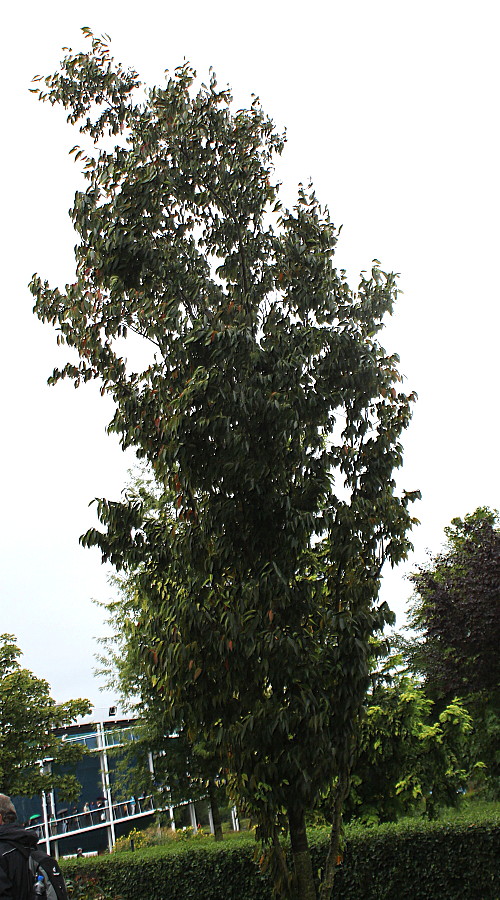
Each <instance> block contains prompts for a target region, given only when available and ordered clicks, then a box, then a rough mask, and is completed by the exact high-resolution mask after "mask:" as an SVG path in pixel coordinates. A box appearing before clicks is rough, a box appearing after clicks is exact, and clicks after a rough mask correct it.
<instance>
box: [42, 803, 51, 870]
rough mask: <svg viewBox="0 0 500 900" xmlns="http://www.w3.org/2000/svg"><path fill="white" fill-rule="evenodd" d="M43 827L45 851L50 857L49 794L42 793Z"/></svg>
mask: <svg viewBox="0 0 500 900" xmlns="http://www.w3.org/2000/svg"><path fill="white" fill-rule="evenodd" d="M42 811H43V827H44V829H45V849H46V851H47V853H48V854H49V856H50V835H49V817H48V814H47V794H46V793H45V791H42Z"/></svg>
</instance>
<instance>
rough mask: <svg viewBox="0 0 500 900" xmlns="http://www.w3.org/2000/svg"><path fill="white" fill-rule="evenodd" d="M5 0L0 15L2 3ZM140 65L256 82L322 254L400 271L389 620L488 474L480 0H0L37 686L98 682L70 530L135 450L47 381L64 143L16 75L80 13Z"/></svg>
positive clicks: (55, 44)
mask: <svg viewBox="0 0 500 900" xmlns="http://www.w3.org/2000/svg"><path fill="white" fill-rule="evenodd" d="M5 16H6V19H5ZM84 25H85V26H89V27H91V28H92V29H93V30H94V31H95V32H96V33H102V32H107V33H109V34H110V35H111V37H112V41H113V43H112V47H113V53H114V55H115V57H116V58H117V59H119V60H120V61H121V62H122V63H124V64H125V65H130V66H133V67H135V68H136V69H137V70H138V72H139V73H140V75H141V76H142V78H143V80H144V81H145V82H146V83H149V84H153V83H158V82H160V81H161V80H162V77H163V71H164V69H165V68H174V67H175V66H176V65H179V64H180V63H181V62H182V61H183V59H184V58H186V59H188V60H189V61H190V62H191V63H192V64H193V65H194V66H195V67H196V68H197V70H198V73H199V74H200V75H201V76H202V77H203V78H205V77H206V76H207V73H208V68H209V66H213V67H214V69H215V70H216V72H217V75H218V78H219V82H220V83H227V82H229V83H230V84H231V85H232V87H233V89H234V93H235V98H236V101H237V103H238V105H243V104H247V103H248V102H249V101H250V94H251V92H252V91H253V92H254V93H256V94H258V95H259V96H260V98H261V100H262V102H263V105H264V108H265V110H266V111H267V112H268V113H269V114H270V115H271V116H272V117H273V118H274V119H275V121H276V122H277V124H278V125H279V127H284V126H286V128H287V131H288V143H287V146H286V148H285V152H284V156H283V161H282V164H281V166H280V169H279V176H280V178H281V180H282V181H283V182H284V183H285V188H286V195H287V197H288V198H290V199H292V198H293V196H294V191H295V186H296V184H297V182H298V181H299V180H307V179H308V178H309V177H311V178H312V179H313V181H314V184H315V187H316V191H317V194H318V196H319V198H320V200H321V202H323V203H327V204H328V205H329V207H330V210H331V212H332V215H333V218H334V220H335V222H336V223H337V224H341V223H343V226H344V227H343V232H342V236H341V240H340V243H339V247H338V254H337V260H338V265H339V267H344V268H346V269H347V270H348V272H349V273H350V274H351V275H353V278H354V279H355V278H356V276H357V274H358V273H359V271H360V270H361V269H363V268H365V267H369V266H370V262H371V260H372V258H374V257H376V258H378V259H379V260H381V262H382V266H383V268H386V269H389V270H395V271H398V272H400V273H401V279H400V287H401V288H402V290H403V291H404V293H403V295H402V296H401V297H400V301H399V305H398V307H397V309H396V311H395V315H394V318H393V320H392V321H391V323H390V325H389V327H388V328H387V330H386V332H385V335H384V338H385V341H384V342H385V346H386V349H388V350H390V351H392V352H394V351H395V352H398V353H399V354H400V357H401V370H402V372H403V373H404V374H405V376H406V379H407V381H406V385H407V387H408V389H409V390H412V389H414V390H416V391H417V392H418V394H419V401H418V404H417V407H416V411H415V415H414V419H413V423H412V426H411V428H410V430H409V432H408V433H407V435H406V438H405V447H406V456H405V465H404V470H403V471H402V473H401V476H400V483H401V486H402V487H405V488H407V489H414V488H420V489H421V491H422V494H423V499H422V501H421V502H420V503H418V504H416V506H415V514H416V515H417V516H418V517H419V518H420V520H421V525H420V526H419V528H418V529H417V530H416V531H415V533H414V543H415V554H414V556H413V558H412V560H411V561H410V563H409V564H408V566H406V567H400V569H399V570H398V571H397V572H395V573H389V574H388V575H387V576H386V577H385V578H384V586H383V596H384V597H385V598H386V599H387V600H388V601H389V603H390V605H391V606H392V608H393V609H394V610H395V611H396V612H397V613H398V625H402V624H403V621H404V609H405V606H406V602H407V600H408V596H409V593H410V591H409V585H408V584H407V583H406V582H405V580H404V573H405V571H408V570H411V567H412V565H415V563H416V562H418V561H424V560H425V555H426V548H430V549H431V550H432V551H437V550H438V549H439V546H440V544H441V543H442V535H443V527H444V526H445V525H446V524H447V523H449V521H450V519H451V518H452V517H453V516H456V515H464V514H465V513H467V512H471V511H473V510H474V509H475V508H476V507H477V506H478V505H483V504H485V505H489V506H493V507H500V489H499V479H498V406H499V404H498V361H499V354H498V350H497V345H498V337H499V325H500V321H499V320H500V314H499V286H498V280H497V275H496V274H495V272H496V269H497V257H498V246H499V239H500V233H499V213H498V210H499V209H500V191H499V158H500V154H499V130H498V93H499V90H498V89H499V62H498V60H499V54H498V46H497V42H498V34H499V26H500V7H499V6H498V3H497V2H495V0H491V2H487V0H476V2H475V3H474V4H472V3H470V2H460V0H453V2H451V0H432V2H429V0H420V2H418V3H411V2H408V0H407V2H402V0H377V2H373V0H351V2H349V3H346V2H345V0H342V2H340V0H329V2H317V0H309V2H308V3H292V2H283V0H274V2H273V0H266V2H263V0H254V2H253V3H251V4H250V3H249V4H238V3H235V2H234V0H233V2H227V0H223V2H221V0H212V2H211V3H208V2H201V0H191V2H190V3H184V4H181V3H176V4H174V3H169V2H152V0H142V2H141V3H133V4H132V3H130V2H126V0H120V2H117V0H108V2H106V0H101V2H95V0H88V2H86V3H85V4H84V5H83V4H82V5H81V8H79V6H78V5H74V4H68V3H67V2H50V0H48V2H46V3H44V4H41V3H34V2H33V0H28V3H27V4H26V3H25V4H9V7H8V11H7V13H5V12H4V20H3V35H2V58H1V65H2V70H3V71H2V80H1V84H2V122H3V129H2V132H3V136H2V141H1V146H0V151H1V154H2V169H1V171H2V175H3V185H2V188H3V191H2V193H3V197H2V207H3V216H2V242H1V246H2V305H3V308H2V316H1V334H0V340H1V348H0V365H1V367H2V371H1V381H0V384H1V387H2V393H3V398H2V441H1V444H0V447H1V450H0V452H1V462H2V467H1V471H2V478H3V485H2V487H3V490H2V516H1V528H2V534H1V545H0V546H1V552H2V557H3V558H2V563H1V567H0V632H11V633H14V634H15V635H16V636H17V638H18V641H19V644H20V646H21V648H22V650H23V651H24V664H25V665H26V666H28V667H29V668H31V669H32V670H33V671H34V672H35V673H36V674H37V675H39V676H43V677H45V678H47V679H48V681H49V682H50V684H51V685H52V688H53V694H54V696H55V698H56V699H58V700H64V699H69V698H70V697H76V696H87V697H89V698H90V699H91V700H93V701H94V702H95V703H96V705H97V706H99V707H102V706H104V705H107V704H108V703H109V702H111V699H112V698H111V696H110V695H109V694H104V695H102V694H100V692H99V683H98V681H97V680H96V679H95V678H93V676H92V670H93V668H94V665H95V661H94V658H93V654H94V653H95V651H96V644H95V640H94V638H95V636H97V635H99V634H102V633H103V630H104V629H103V624H102V616H101V613H100V611H99V610H98V609H97V608H96V607H95V606H93V604H92V603H91V598H92V597H95V598H98V599H101V600H105V599H106V598H108V597H110V596H111V589H110V588H109V586H108V585H107V581H106V572H105V570H104V569H103V568H102V567H101V565H100V561H99V555H98V553H97V551H89V550H83V549H81V548H80V547H79V545H78V538H79V535H80V534H82V532H84V531H85V530H86V529H87V528H88V527H89V526H90V524H92V523H93V513H92V510H91V509H90V510H89V508H88V503H89V501H90V500H91V499H92V498H93V497H95V496H106V497H108V498H116V497H118V496H119V492H120V490H121V488H122V487H123V485H124V482H125V479H126V470H127V468H128V467H129V466H130V465H132V464H133V458H132V457H128V458H127V457H125V456H124V454H122V452H121V451H120V449H119V447H118V444H117V442H116V440H115V438H110V437H107V436H106V435H105V426H106V423H107V422H108V421H109V418H110V417H111V409H110V407H109V406H108V405H107V404H106V402H105V401H103V400H102V399H101V398H100V397H99V395H98V392H97V390H94V389H93V388H89V387H86V388H85V387H84V388H81V389H80V390H78V391H75V390H74V389H73V388H72V387H71V386H70V385H69V384H63V385H59V386H57V387H55V388H49V387H47V386H46V378H47V376H48V375H49V374H50V372H51V370H52V368H53V367H54V365H55V364H56V363H57V362H58V361H59V360H60V357H59V356H58V354H57V352H56V346H55V332H53V330H52V329H51V328H50V327H49V326H45V327H44V326H42V325H41V324H40V323H39V322H38V320H36V319H35V318H34V316H33V315H32V312H31V308H32V297H31V295H30V293H29V292H28V289H27V284H28V282H29V280H30V277H31V275H32V273H33V272H35V271H36V272H38V273H39V274H40V275H41V276H42V277H46V278H48V279H49V281H50V282H51V283H52V284H61V285H62V284H64V283H65V281H66V280H72V274H73V245H74V243H75V237H74V234H73V232H72V228H71V223H70V221H69V218H68V216H67V210H68V209H69V207H70V206H71V204H72V199H73V194H74V190H75V187H76V185H77V183H78V179H79V175H78V167H77V166H75V165H74V163H73V162H72V161H71V159H70V158H69V157H68V150H69V149H70V148H71V147H72V146H73V145H74V144H75V143H77V138H76V135H75V134H74V133H73V130H72V129H71V128H70V126H67V125H66V124H65V123H64V116H63V115H62V114H61V112H60V111H59V110H57V109H52V108H50V107H48V106H46V105H42V104H39V103H37V101H36V99H35V98H34V95H32V94H30V93H29V90H28V89H29V87H30V80H31V78H32V76H33V75H35V74H44V75H45V74H48V73H50V72H53V71H54V70H55V69H56V68H57V65H58V62H59V60H60V59H61V57H62V55H63V54H62V52H61V47H62V46H68V45H69V46H71V47H73V49H81V48H82V47H84V46H85V45H86V42H85V41H84V40H83V38H82V36H81V35H80V31H79V29H80V27H81V26H84Z"/></svg>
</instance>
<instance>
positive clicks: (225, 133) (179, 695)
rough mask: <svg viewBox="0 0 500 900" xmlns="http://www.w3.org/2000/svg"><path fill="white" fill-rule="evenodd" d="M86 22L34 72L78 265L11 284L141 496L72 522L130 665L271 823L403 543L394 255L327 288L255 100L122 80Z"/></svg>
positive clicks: (320, 754)
mask: <svg viewBox="0 0 500 900" xmlns="http://www.w3.org/2000/svg"><path fill="white" fill-rule="evenodd" d="M89 38H90V39H91V41H92V49H91V51H90V52H89V53H88V54H83V53H77V54H73V53H72V51H68V53H67V55H66V57H65V59H64V60H63V62H62V64H61V68H60V71H58V72H56V74H55V75H52V76H49V77H48V78H45V80H44V82H43V84H42V87H41V88H39V89H37V90H39V95H40V98H41V99H43V100H49V101H50V102H51V103H61V104H62V105H63V106H64V107H65V108H66V109H67V110H68V111H69V115H68V119H69V121H70V122H72V123H79V126H80V131H81V132H82V133H83V135H84V136H90V137H91V138H92V139H93V140H94V142H95V145H96V149H90V150H88V151H86V152H84V151H83V150H80V149H78V148H74V149H75V156H76V157H77V158H80V159H81V161H82V163H83V174H84V176H85V178H86V179H87V182H88V186H87V187H86V189H85V190H83V191H80V192H78V193H77V194H76V198H75V203H74V206H73V209H72V211H71V217H72V220H73V222H74V225H75V228H76V230H77V233H78V236H79V241H78V245H77V247H76V264H77V272H76V281H75V282H74V283H73V284H70V285H66V288H65V290H64V291H61V290H60V289H58V288H55V289H53V288H51V287H50V286H49V285H48V284H47V283H46V282H45V283H44V282H42V281H41V280H40V278H38V277H36V276H35V277H34V278H33V281H32V285H31V287H32V291H33V293H34V295H35V297H36V304H35V311H36V313H37V315H38V316H39V317H40V318H41V319H42V320H44V321H49V322H51V323H52V324H53V325H54V326H55V327H56V328H57V329H58V339H59V341H60V342H62V343H66V344H68V345H69V347H70V348H74V349H75V350H76V351H77V354H78V359H77V361H76V362H74V361H73V362H68V363H67V364H66V365H65V366H64V367H63V368H62V369H59V370H56V371H55V372H54V374H53V376H52V381H57V380H58V379H59V378H61V377H70V378H72V379H73V380H74V383H75V386H78V384H80V383H81V382H85V381H89V380H91V379H94V378H99V379H100V380H101V382H102V390H103V392H104V391H107V392H109V393H110V394H111V396H112V397H113V399H114V402H115V406H116V410H115V414H114V417H113V420H112V422H111V424H110V430H112V431H114V432H116V433H118V434H119V436H120V439H121V442H122V444H123V446H124V447H134V448H135V449H136V452H137V455H138V456H139V457H142V458H144V459H145V460H147V461H148V462H149V463H150V464H151V466H152V467H153V469H154V473H155V478H156V480H157V483H158V484H159V486H160V491H161V492H162V499H161V502H159V503H158V504H157V505H155V506H154V508H151V505H149V504H148V503H145V502H143V500H141V498H140V497H137V496H129V497H127V496H126V497H125V498H124V500H123V501H122V502H120V503H112V502H109V501H106V500H101V501H99V503H98V513H99V517H100V520H101V522H102V524H103V526H104V530H103V531H101V532H100V531H97V530H92V531H90V532H89V533H88V534H87V535H86V536H85V538H84V542H85V543H86V544H97V545H99V546H100V548H101V550H102V554H103V558H104V559H108V560H110V561H111V562H112V563H113V564H114V565H115V566H117V567H118V568H120V567H125V568H126V569H128V571H131V572H134V573H135V574H136V576H137V591H138V597H139V605H140V607H141V609H142V613H141V614H140V615H139V618H138V620H136V621H135V622H133V623H132V624H131V627H132V628H135V627H136V628H137V629H138V630H137V632H136V634H137V636H138V640H139V642H140V646H141V648H142V649H141V653H142V657H143V659H144V660H145V663H146V664H147V666H148V671H149V673H150V676H151V679H152V683H153V685H155V686H156V689H157V690H158V691H159V692H161V693H162V695H163V697H164V701H165V705H166V708H167V709H171V710H172V711H173V712H175V715H177V716H178V717H180V719H181V720H182V722H183V723H185V724H186V725H187V726H188V727H190V728H191V729H192V731H193V732H195V733H197V734H200V732H201V733H203V734H205V735H206V736H208V737H210V739H211V740H213V741H215V743H216V744H217V745H220V747H221V749H222V750H223V751H224V758H225V759H226V761H227V762H226V764H227V765H228V768H229V769H230V774H231V775H232V777H233V778H234V779H235V782H236V783H237V784H238V789H239V791H240V796H241V795H245V794H246V799H247V801H248V803H249V804H250V805H253V807H254V810H255V809H257V811H258V812H259V811H260V813H262V815H264V814H265V815H267V816H268V819H267V821H269V820H270V819H269V816H270V817H271V818H272V817H273V816H275V815H276V814H277V812H278V811H279V810H280V809H281V808H283V807H285V808H287V809H289V808H290V807H291V806H293V805H294V804H301V803H302V804H304V803H305V804H311V803H312V802H314V798H315V796H316V795H317V793H318V791H319V790H320V789H321V786H322V785H323V784H324V783H325V781H328V779H330V778H331V777H332V766H335V765H337V764H338V762H339V760H340V759H341V758H342V754H343V753H344V754H347V753H348V746H349V740H348V738H349V736H350V734H351V733H352V729H353V727H354V726H353V723H354V720H355V718H356V715H357V712H358V710H359V706H360V703H361V699H362V696H363V691H364V689H365V686H366V676H367V666H368V662H367V660H368V656H369V651H368V639H369V637H370V635H371V634H372V633H373V631H374V630H376V629H378V628H381V627H382V626H383V624H384V622H385V621H386V620H387V619H388V618H389V615H390V614H389V611H388V610H387V607H386V606H385V605H382V606H381V607H378V606H377V604H376V599H377V593H378V587H379V577H380V572H381V567H382V565H383V563H384V561H385V560H389V561H390V562H391V563H392V564H394V563H397V562H398V561H399V560H400V559H401V558H402V557H404V556H405V554H406V552H407V549H408V547H409V542H408V538H407V532H408V529H409V527H410V526H411V523H412V521H413V520H412V519H411V517H410V514H409V511H408V504H409V501H410V500H411V499H413V498H414V497H415V493H413V494H407V493H403V495H402V496H398V495H397V493H396V490H395V482H394V470H395V469H396V468H397V467H398V466H399V465H400V464H401V461H402V448H401V444H400V436H401V432H402V431H403V429H404V428H406V426H407V425H408V422H409V417H410V405H411V401H412V399H413V395H410V396H407V395H406V394H405V393H403V392H402V391H401V390H400V387H399V382H400V381H401V378H400V376H399V374H398V371H397V364H398V359H397V357H396V356H391V355H387V354H386V353H385V351H384V349H383V347H382V346H381V345H380V343H379V342H378V339H377V334H378V332H379V330H380V328H381V326H382V319H383V317H384V315H385V314H386V313H390V312H391V311H392V306H393V302H394V300H395V297H396V277H395V276H394V275H393V274H387V273H385V272H383V271H382V270H381V268H380V266H379V264H378V263H377V262H374V264H373V268H372V269H371V271H370V272H369V273H368V274H366V273H365V274H362V275H361V280H360V282H359V285H358V287H357V289H356V290H354V291H353V290H351V289H350V287H349V285H348V284H347V281H346V277H345V272H344V271H342V270H340V271H339V270H337V269H336V268H335V266H334V264H333V257H334V252H335V247H336V244H337V239H338V233H339V230H338V229H337V228H336V227H335V226H334V224H333V223H332V221H331V219H330V216H329V213H328V210H327V209H325V208H323V207H321V206H320V204H319V202H318V200H317V198H316V196H315V194H314V191H313V190H312V188H311V187H309V188H307V189H306V188H304V187H302V186H301V187H300V188H299V193H298V200H297V203H296V205H295V206H294V208H293V209H283V208H282V207H281V205H280V202H279V199H278V185H276V184H275V183H274V182H273V157H274V156H275V155H276V154H279V153H281V151H282V148H283V137H282V136H281V135H279V134H277V133H276V131H275V130H274V127H273V124H272V122H271V121H270V119H269V118H268V117H267V116H266V115H265V114H264V112H263V110H262V108H261V106H260V103H259V101H258V99H254V101H253V103H252V105H251V107H250V108H249V109H241V110H237V111H234V110H233V106H232V99H231V94H230V92H229V91H228V90H226V89H224V90H220V89H219V88H218V86H217V82H216V79H215V77H214V76H213V75H212V76H211V78H210V82H209V84H208V85H204V86H201V87H200V88H199V89H198V90H196V89H195V73H194V72H193V70H192V69H191V68H190V67H189V66H188V65H184V66H182V67H181V68H179V69H177V70H176V71H175V72H174V73H173V74H172V75H167V78H166V82H165V84H164V86H163V87H157V88H154V89H153V90H151V91H149V93H147V95H146V98H145V100H142V99H140V97H138V85H139V82H138V79H137V76H136V74H135V73H134V72H130V71H129V72H127V71H124V70H123V69H122V68H121V67H120V66H117V65H116V64H115V63H114V62H113V60H112V59H111V57H110V54H109V48H108V45H107V42H106V41H105V40H104V39H98V38H95V37H93V36H92V35H90V34H89ZM113 136H114V139H113ZM131 333H132V337H133V338H134V340H132V342H131V341H130V338H131ZM138 337H140V338H142V339H143V340H142V344H143V345H144V347H142V346H139V341H138ZM125 338H127V339H128V346H130V345H131V349H132V352H133V353H135V355H136V356H137V358H138V359H140V360H141V363H140V365H137V366H135V367H134V366H133V365H132V364H131V363H130V362H127V360H126V359H125V357H124V355H123V354H124V346H125V344H124V339H125Z"/></svg>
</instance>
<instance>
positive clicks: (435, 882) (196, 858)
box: [64, 817, 500, 900]
mask: <svg viewBox="0 0 500 900" xmlns="http://www.w3.org/2000/svg"><path fill="white" fill-rule="evenodd" d="M499 837H500V820H499V819H498V818H497V820H496V821H490V822H487V821H484V822H481V823H479V824H478V823H474V824H471V823H470V822H467V821H463V820H461V819H460V818H458V817H457V819H456V820H450V821H449V822H432V823H429V822H424V821H421V820H419V821H412V822H407V823H403V824H402V823H399V824H398V825H384V826H379V827H373V828H361V827H359V826H358V827H351V828H349V829H348V831H347V844H346V848H345V857H344V863H343V865H342V866H341V867H340V869H339V871H338V875H337V878H338V880H336V890H335V900H499V898H500V871H499V869H500V865H499V858H500V854H499V852H498V851H499V849H500V848H499V843H500V842H499ZM310 843H311V852H312V856H313V864H314V868H315V871H317V872H319V870H320V869H321V867H322V866H323V864H324V860H325V854H326V847H327V843H328V834H327V831H326V830H321V831H320V830H318V831H315V832H312V834H311V841H310ZM254 849H255V845H254V842H253V839H252V838H251V837H250V836H249V837H248V838H247V839H246V840H245V839H240V840H237V841H227V842H225V843H223V844H212V843H208V842H201V843H200V844H192V843H187V844H180V845H175V844H173V845H170V846H168V847H154V848H150V849H147V850H141V851H135V852H134V853H131V852H129V853H120V854H116V855H112V856H106V857H99V858H93V859H88V860H79V861H78V862H76V861H74V860H71V861H68V862H67V863H66V864H65V865H64V873H65V874H66V875H68V876H74V875H75V874H76V873H78V874H79V875H80V876H81V877H92V878H95V879H96V881H97V883H98V884H99V885H101V886H102V888H103V890H104V891H105V892H106V893H109V895H111V896H113V897H114V896H117V897H120V898H123V900H270V898H271V885H270V882H269V879H268V878H267V877H266V876H263V875H262V874H261V873H260V872H259V869H258V866H257V863H256V862H255V861H254Z"/></svg>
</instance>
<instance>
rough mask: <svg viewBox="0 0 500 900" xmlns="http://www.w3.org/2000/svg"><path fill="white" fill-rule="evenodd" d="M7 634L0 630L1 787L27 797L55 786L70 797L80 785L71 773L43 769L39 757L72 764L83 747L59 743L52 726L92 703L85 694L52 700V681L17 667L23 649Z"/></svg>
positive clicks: (64, 722)
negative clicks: (0, 633) (75, 698)
mask: <svg viewBox="0 0 500 900" xmlns="http://www.w3.org/2000/svg"><path fill="white" fill-rule="evenodd" d="M15 641H16V639H15V637H14V636H13V635H11V634H2V635H0V792H1V793H4V794H9V795H12V796H19V795H23V796H27V797H31V796H33V795H35V794H41V792H42V791H50V790H51V789H52V788H53V787H57V791H58V794H59V796H60V797H61V798H62V799H65V800H74V799H76V798H77V797H78V795H79V793H80V785H79V783H78V781H77V780H76V777H75V776H74V775H68V774H66V775H55V774H43V773H42V772H41V769H40V763H41V761H43V760H46V759H51V760H53V761H54V763H55V764H57V765H59V764H60V765H64V766H68V765H69V766H71V765H75V766H76V763H77V762H78V760H79V759H81V756H82V753H83V749H82V748H81V747H77V746H75V745H69V744H67V743H63V741H61V740H60V739H59V738H57V737H56V735H55V734H54V729H55V728H59V727H63V726H65V725H69V724H70V723H71V722H73V721H74V720H75V719H76V718H77V716H81V715H85V714H87V713H89V712H90V711H91V709H92V706H91V704H90V703H89V701H88V700H68V701H67V702H66V703H56V702H55V701H54V700H53V699H52V697H51V696H50V687H49V685H48V683H47V682H46V681H44V679H42V678H37V677H36V676H35V675H33V673H32V672H30V671H29V670H28V669H23V668H21V665H20V664H19V657H20V656H21V651H20V649H19V647H17V645H16V642H15Z"/></svg>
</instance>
